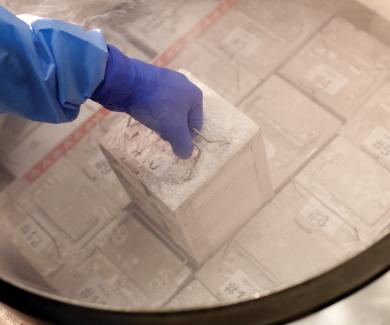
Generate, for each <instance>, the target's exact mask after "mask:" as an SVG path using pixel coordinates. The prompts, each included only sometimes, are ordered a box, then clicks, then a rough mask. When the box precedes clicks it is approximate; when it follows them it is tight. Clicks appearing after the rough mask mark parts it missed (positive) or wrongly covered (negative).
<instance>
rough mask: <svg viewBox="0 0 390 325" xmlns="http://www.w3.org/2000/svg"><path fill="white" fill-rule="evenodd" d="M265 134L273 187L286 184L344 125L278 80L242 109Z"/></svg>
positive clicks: (263, 86) (247, 102) (264, 87)
mask: <svg viewBox="0 0 390 325" xmlns="http://www.w3.org/2000/svg"><path fill="white" fill-rule="evenodd" d="M241 111H243V112H244V113H246V114H247V115H248V116H249V117H250V118H252V119H253V121H255V122H256V123H257V124H258V125H259V126H260V127H261V129H262V130H263V134H264V141H265V148H266V152H267V158H268V162H269V168H270V173H271V179H272V184H273V185H274V187H275V188H277V187H279V186H281V185H282V184H284V183H285V182H286V181H287V180H288V179H289V178H290V177H291V176H292V175H293V173H294V172H296V171H297V169H298V168H299V167H300V166H301V165H302V164H303V163H305V162H306V161H307V160H308V159H309V158H310V157H311V156H312V155H313V154H315V153H317V152H318V151H320V149H321V148H322V147H323V146H324V145H325V144H326V143H327V142H328V141H329V140H330V139H331V137H332V136H333V135H335V134H336V132H337V130H338V128H339V127H340V126H341V123H340V122H339V121H338V120H337V119H336V118H335V117H333V116H332V115H330V114H329V113H327V112H326V111H325V110H323V109H322V108H321V107H320V106H319V105H317V104H316V103H314V102H313V101H312V100H310V99H309V98H307V97H306V96H305V95H303V94H302V93H301V92H299V91H298V90H296V89H295V88H294V87H292V86H291V85H289V84H288V83H287V82H285V81H283V79H281V78H280V77H278V76H275V75H274V76H272V77H271V78H269V79H268V80H267V81H266V82H265V83H264V84H263V85H262V86H261V87H260V88H258V89H257V90H256V91H255V92H254V93H253V94H252V95H251V96H250V97H248V99H247V100H246V101H245V102H244V103H243V104H242V105H241Z"/></svg>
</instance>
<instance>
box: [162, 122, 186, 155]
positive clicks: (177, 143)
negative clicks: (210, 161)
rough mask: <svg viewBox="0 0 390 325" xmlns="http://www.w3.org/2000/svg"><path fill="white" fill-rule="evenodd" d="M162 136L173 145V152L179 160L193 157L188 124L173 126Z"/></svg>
mask: <svg viewBox="0 0 390 325" xmlns="http://www.w3.org/2000/svg"><path fill="white" fill-rule="evenodd" d="M161 136H162V138H163V139H164V140H166V141H168V142H169V143H170V144H171V146H172V150H173V152H174V153H175V155H177V156H178V157H179V158H181V159H187V158H189V157H190V156H191V154H192V149H193V144H192V137H191V132H190V130H189V129H188V126H187V125H186V123H180V124H177V125H176V126H171V127H170V128H168V129H166V130H165V132H163V134H162V135H161Z"/></svg>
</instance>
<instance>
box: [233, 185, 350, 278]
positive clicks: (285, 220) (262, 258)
mask: <svg viewBox="0 0 390 325" xmlns="http://www.w3.org/2000/svg"><path fill="white" fill-rule="evenodd" d="M309 200H310V197H309V196H308V195H307V194H306V193H305V192H304V191H298V190H296V189H295V188H294V187H291V186H290V185H289V186H288V187H286V188H285V189H284V190H283V191H282V192H280V193H279V194H278V195H276V196H275V198H274V199H273V200H272V202H271V203H269V204H268V205H267V206H266V207H265V208H263V209H261V210H260V211H259V212H258V213H257V214H256V215H255V217H254V218H252V219H251V220H250V221H249V222H248V223H247V224H246V225H245V226H244V227H243V228H242V229H241V230H240V232H239V233H238V234H237V235H236V236H235V238H234V240H235V241H236V242H237V244H238V245H240V246H241V247H242V249H244V250H245V252H247V254H249V255H250V256H252V257H253V258H254V259H255V260H256V261H257V263H259V264H260V265H261V266H262V268H263V269H266V270H267V271H268V272H269V273H270V274H271V275H272V277H273V278H274V279H276V282H277V283H278V284H282V285H286V284H290V283H291V282H292V281H300V280H303V279H307V278H308V277H311V276H314V275H316V274H318V273H319V272H321V271H325V270H326V269H328V268H330V267H332V266H335V265H336V264H337V262H338V261H339V257H337V256H336V255H333V254H332V253H331V252H330V251H328V250H327V249H326V247H327V246H326V245H323V243H322V237H321V236H323V237H326V236H329V234H327V233H326V232H330V233H331V232H332V231H335V230H334V228H336V229H337V231H339V232H340V233H343V231H344V228H343V227H344V225H343V226H340V225H339V223H338V220H336V219H334V220H332V224H331V223H330V222H329V227H330V229H329V230H328V229H327V230H320V229H317V228H316V227H318V226H317V225H316V221H317V220H313V221H312V218H316V216H315V215H314V216H311V213H313V214H314V212H311V211H309V209H310V208H309V207H306V208H305V204H308V203H309ZM319 204H321V203H319ZM304 208H305V209H306V210H304V211H302V212H301V210H302V209H304ZM323 210H324V211H327V210H326V209H325V208H324V209H323ZM298 222H299V223H298ZM312 223H313V224H312ZM301 224H303V225H301ZM338 227H340V228H341V229H340V230H339V229H338ZM345 227H347V225H346V226H345ZM321 231H324V232H325V234H322V233H320V232H321ZM311 232H313V234H310V233H311ZM347 232H348V233H347V234H346V235H345V237H346V238H347V239H346V241H347V242H346V245H347V244H350V242H349V240H350V238H349V237H348V236H349V235H351V236H353V235H354V233H353V229H349V228H347ZM332 236H333V234H332ZM343 236H344V234H343ZM324 240H325V239H324ZM326 240H329V239H328V238H326ZM337 240H340V241H343V242H344V238H342V239H341V238H340V239H337ZM337 244H338V242H336V243H335V244H334V245H337ZM329 246H330V247H333V246H332V243H329ZM344 253H345V251H344Z"/></svg>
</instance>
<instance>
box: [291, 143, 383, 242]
mask: <svg viewBox="0 0 390 325" xmlns="http://www.w3.org/2000/svg"><path fill="white" fill-rule="evenodd" d="M296 182H297V183H299V184H300V185H302V186H303V187H304V188H305V189H306V190H307V191H309V192H310V193H312V194H313V195H314V196H315V197H316V198H318V199H319V200H321V201H322V202H323V203H324V204H325V205H326V206H327V207H328V208H329V209H330V210H332V211H335V212H336V213H337V214H338V215H339V216H340V217H341V218H343V219H344V220H345V221H346V222H348V223H349V224H350V225H353V226H354V227H355V229H356V230H357V232H358V234H359V238H360V240H361V241H362V242H363V243H371V242H372V241H374V240H375V239H377V235H378V234H379V233H381V232H382V231H383V229H384V228H385V227H386V226H387V225H388V224H389V222H390V219H389V209H390V174H389V172H388V171H387V170H386V169H385V168H383V167H382V166H381V165H380V164H378V163H377V162H376V161H375V160H374V159H372V158H371V157H370V156H369V155H368V154H366V153H364V152H362V151H361V150H359V149H358V148H357V147H355V146H354V145H352V144H351V143H350V142H348V141H347V140H345V139H343V138H341V137H338V138H336V139H335V140H334V141H333V142H332V143H331V144H330V145H329V146H328V147H327V148H326V149H325V150H324V151H323V152H321V153H320V154H319V155H318V156H317V157H316V158H315V159H314V160H313V161H312V162H311V163H310V164H309V165H308V166H307V167H306V168H305V169H303V170H302V172H301V173H300V174H299V175H298V176H297V177H296Z"/></svg>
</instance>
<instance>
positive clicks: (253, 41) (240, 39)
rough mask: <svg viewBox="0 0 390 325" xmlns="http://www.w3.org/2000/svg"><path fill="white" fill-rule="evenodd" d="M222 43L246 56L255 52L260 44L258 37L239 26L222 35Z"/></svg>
mask: <svg viewBox="0 0 390 325" xmlns="http://www.w3.org/2000/svg"><path fill="white" fill-rule="evenodd" d="M223 43H224V44H225V45H227V46H228V47H229V48H230V49H232V50H233V51H234V52H238V53H241V54H242V55H245V56H247V57H249V56H251V55H253V54H255V53H256V51H257V50H258V49H259V47H260V46H261V40H260V39H259V38H257V37H256V36H255V35H253V34H251V33H249V32H247V31H246V30H245V29H243V28H241V27H236V28H234V29H233V30H232V31H231V32H230V33H228V34H227V35H226V36H225V37H224V39H223Z"/></svg>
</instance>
